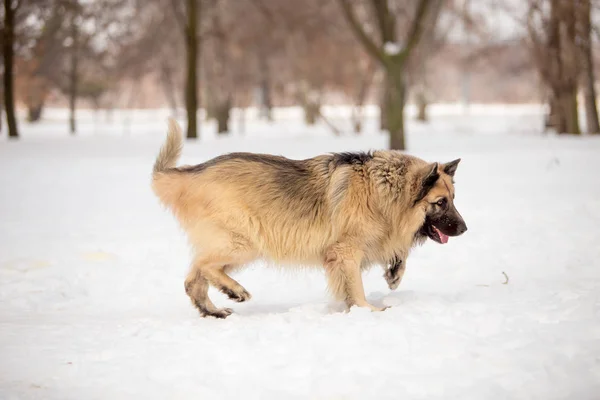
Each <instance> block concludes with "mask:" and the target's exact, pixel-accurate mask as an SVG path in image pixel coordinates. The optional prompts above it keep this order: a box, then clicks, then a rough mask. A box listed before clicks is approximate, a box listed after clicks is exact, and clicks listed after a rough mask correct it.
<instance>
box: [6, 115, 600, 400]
mask: <svg viewBox="0 0 600 400" xmlns="http://www.w3.org/2000/svg"><path fill="white" fill-rule="evenodd" d="M432 112H433V119H432V121H431V123H430V124H428V125H419V124H416V123H414V122H412V120H411V121H410V122H409V126H408V129H409V132H410V133H409V136H408V141H407V142H408V145H409V146H410V153H412V154H415V155H418V156H420V157H422V158H425V159H427V160H439V161H449V160H453V159H455V158H458V157H461V158H462V162H461V164H460V165H459V167H458V171H457V174H456V182H457V183H456V190H457V197H456V205H457V207H458V209H459V211H460V212H461V214H462V216H463V217H464V218H465V221H466V223H467V224H468V226H469V231H468V232H467V233H466V234H465V235H463V236H461V237H459V238H450V241H449V243H448V244H446V245H443V246H442V245H439V244H436V243H433V242H428V243H426V244H425V245H424V246H423V247H420V248H418V249H416V250H415V251H414V253H413V254H412V255H411V257H410V258H409V260H408V266H407V272H406V274H405V276H404V280H403V282H402V283H401V285H400V287H399V288H398V290H396V291H395V292H390V291H389V289H388V288H387V286H386V284H385V282H384V279H383V277H382V271H381V269H373V270H372V271H370V272H368V273H366V274H365V276H364V281H365V290H366V294H367V298H368V300H369V301H370V302H372V303H373V304H375V305H381V304H386V305H391V306H392V307H391V308H389V309H387V310H386V311H384V312H381V313H372V312H370V311H366V310H363V309H353V310H351V312H349V313H343V312H340V310H341V306H340V305H339V304H338V303H335V302H333V301H332V300H331V299H330V298H329V296H328V295H327V293H326V292H325V278H324V276H323V274H322V273H320V272H319V271H296V272H289V271H283V270H279V269H277V268H269V267H266V266H263V265H260V264H256V265H253V266H251V267H250V268H249V269H248V270H245V271H243V272H241V273H239V274H237V275H236V279H238V280H239V281H240V282H241V283H242V284H243V285H244V286H245V287H246V288H247V289H248V291H249V292H250V293H252V295H253V298H252V300H251V301H250V302H248V303H244V304H237V303H231V302H230V301H229V300H227V299H226V298H225V297H224V296H223V295H221V294H220V293H217V292H216V291H214V290H212V289H211V292H210V295H211V297H212V299H213V301H214V302H215V303H216V305H217V306H227V307H232V308H233V309H234V310H235V314H233V315H232V316H230V317H229V318H228V319H226V320H216V319H202V318H200V317H199V316H198V314H197V312H196V310H194V308H193V307H192V306H191V304H190V303H189V301H188V299H187V296H186V295H185V293H184V290H183V280H184V277H185V274H186V272H187V266H188V263H189V255H190V253H189V250H188V248H187V244H186V240H185V237H184V236H183V234H182V232H181V231H180V230H179V228H178V226H177V224H176V222H175V220H174V219H173V218H172V216H171V215H170V214H169V213H168V212H166V211H165V210H163V209H162V208H161V207H160V205H159V204H158V202H157V200H156V199H155V198H154V196H153V195H152V192H151V190H150V186H149V179H150V170H151V167H152V163H153V160H154V157H155V155H156V152H157V151H158V148H159V146H160V144H161V143H162V140H163V139H164V135H165V132H166V120H165V117H166V115H167V113H166V112H165V111H161V112H156V111H154V112H144V111H141V110H138V111H136V112H135V113H134V114H133V116H132V117H131V119H130V120H129V122H127V123H124V122H123V119H124V118H129V117H128V115H130V114H129V113H125V112H121V113H119V112H117V113H115V116H114V119H113V121H114V122H113V123H107V122H105V120H104V117H103V116H100V117H98V120H97V121H96V123H95V124H94V117H93V116H92V115H91V114H86V113H82V122H81V124H80V127H81V129H82V131H83V132H82V134H81V135H79V136H78V137H69V136H68V135H67V134H66V133H65V131H66V129H67V128H66V127H67V124H66V119H65V116H64V112H63V111H61V110H49V112H48V113H47V114H46V118H47V119H46V121H45V122H44V123H43V124H42V125H41V126H33V125H27V124H23V125H22V131H23V138H22V139H21V140H20V141H18V142H7V141H5V140H4V139H5V138H3V140H2V141H0V188H2V189H1V199H2V201H1V203H0V204H1V206H0V226H1V229H0V398H1V399H130V398H144V399H166V398H168V399H192V398H195V399H198V398H200V399H214V398H220V399H234V398H236V399H238V398H242V397H243V398H245V399H279V398H286V399H300V398H302V399H304V398H311V399H314V398H319V399H364V398H376V399H398V398H405V399H453V398H460V399H531V398H540V399H545V400H548V399H590V400H591V399H596V398H598V397H597V396H598V395H597V393H600V290H599V289H600V261H598V260H600V246H599V245H598V242H599V240H600V230H599V228H598V226H599V225H600V180H599V179H598V177H597V171H598V170H599V169H600V157H598V154H600V138H593V137H582V138H573V137H556V136H554V135H542V134H540V132H539V131H540V128H541V126H542V119H541V114H540V110H539V108H536V107H512V108H510V107H506V106H499V105H496V106H493V107H483V106H481V107H474V108H473V109H471V110H470V112H469V114H465V113H464V110H462V109H461V108H460V107H456V106H437V107H436V106H434V107H432ZM328 114H329V115H330V116H331V120H332V122H334V123H337V124H339V125H340V126H342V127H344V128H347V127H348V126H349V123H347V122H344V120H343V119H342V118H341V117H342V116H344V115H347V110H345V109H340V108H330V109H328ZM253 115H255V113H254V111H250V112H248V120H247V121H246V134H245V135H241V134H240V133H239V132H237V131H236V133H234V134H233V135H231V137H217V136H216V135H215V134H214V126H212V125H210V124H206V125H205V126H204V127H203V131H202V134H203V135H204V136H203V139H202V140H201V141H198V142H196V143H188V144H186V147H185V149H184V156H183V160H182V162H184V163H197V162H202V161H204V160H207V159H208V158H210V157H213V156H216V155H218V154H221V153H223V152H228V151H237V150H244V151H255V152H269V153H275V154H283V155H286V156H289V157H292V158H304V157H310V156H313V155H316V154H319V153H323V152H327V151H343V150H366V149H370V148H382V147H385V145H386V142H387V141H386V137H385V135H383V134H380V133H377V132H376V130H375V127H376V125H377V121H376V119H370V120H369V122H368V124H367V128H368V132H367V133H365V134H363V135H361V136H354V135H352V134H347V135H345V136H342V137H334V136H333V135H332V134H331V133H330V132H329V130H328V128H327V127H326V126H321V125H319V126H317V127H314V128H306V127H305V126H303V125H302V124H301V116H300V115H299V112H298V110H295V109H287V110H278V111H277V112H276V118H277V122H276V123H274V124H273V125H269V124H268V123H266V122H261V121H257V120H255V119H254V117H253ZM234 118H237V116H234ZM236 121H237V120H236ZM344 123H345V124H346V125H344ZM236 127H237V122H235V123H234V130H235V129H237V128H236ZM503 273H504V274H506V276H507V277H508V278H509V280H508V282H507V283H505V282H506V278H505V275H504V274H503Z"/></svg>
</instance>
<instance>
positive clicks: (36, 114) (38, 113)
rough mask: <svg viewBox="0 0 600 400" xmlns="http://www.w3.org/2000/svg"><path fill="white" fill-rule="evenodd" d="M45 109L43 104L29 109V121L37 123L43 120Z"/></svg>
mask: <svg viewBox="0 0 600 400" xmlns="http://www.w3.org/2000/svg"><path fill="white" fill-rule="evenodd" d="M43 109H44V105H43V104H41V103H38V104H36V105H35V106H32V105H30V106H29V107H28V108H27V121H29V122H37V121H39V120H40V119H42V110H43Z"/></svg>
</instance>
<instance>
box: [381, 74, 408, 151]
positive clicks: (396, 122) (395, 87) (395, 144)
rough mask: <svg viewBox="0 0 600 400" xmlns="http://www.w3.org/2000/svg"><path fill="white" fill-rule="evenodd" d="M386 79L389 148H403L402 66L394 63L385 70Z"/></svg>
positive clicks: (403, 96)
mask: <svg viewBox="0 0 600 400" xmlns="http://www.w3.org/2000/svg"><path fill="white" fill-rule="evenodd" d="M386 73H387V74H388V79H387V81H388V82H390V87H389V89H388V96H387V98H386V100H387V101H386V104H385V116H386V125H387V131H388V132H389V134H390V149H391V150H405V149H406V142H405V140H404V98H405V85H404V79H403V78H404V76H403V66H402V65H396V66H394V67H393V68H390V70H388V71H386Z"/></svg>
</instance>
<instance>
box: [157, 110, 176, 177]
mask: <svg viewBox="0 0 600 400" xmlns="http://www.w3.org/2000/svg"><path fill="white" fill-rule="evenodd" d="M182 147H183V134H182V133H181V127H180V126H179V124H178V123H177V121H175V119H174V118H169V132H168V134H167V140H166V141H165V143H164V144H163V146H162V148H161V149H160V152H159V153H158V157H156V161H155V162H154V169H153V173H154V174H155V175H156V174H157V173H159V172H165V171H167V170H169V169H171V168H174V167H175V165H176V164H177V160H179V157H180V156H181V149H182Z"/></svg>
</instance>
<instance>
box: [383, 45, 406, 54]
mask: <svg viewBox="0 0 600 400" xmlns="http://www.w3.org/2000/svg"><path fill="white" fill-rule="evenodd" d="M383 51H384V52H385V54H387V55H390V56H395V55H397V54H400V52H401V51H402V46H401V45H399V44H398V43H394V42H385V43H384V44H383Z"/></svg>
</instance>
